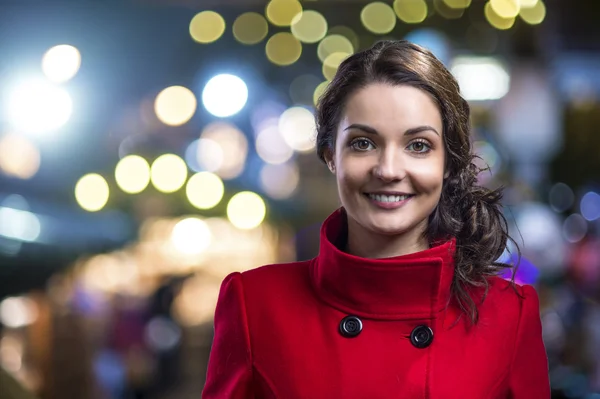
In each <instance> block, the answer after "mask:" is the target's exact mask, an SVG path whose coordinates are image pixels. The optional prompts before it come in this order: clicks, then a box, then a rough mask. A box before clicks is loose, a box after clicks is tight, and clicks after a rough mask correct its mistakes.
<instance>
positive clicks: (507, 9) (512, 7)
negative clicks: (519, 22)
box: [489, 0, 520, 19]
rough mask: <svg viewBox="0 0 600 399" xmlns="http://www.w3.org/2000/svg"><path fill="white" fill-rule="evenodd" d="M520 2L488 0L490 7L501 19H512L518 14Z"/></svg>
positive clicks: (515, 0)
mask: <svg viewBox="0 0 600 399" xmlns="http://www.w3.org/2000/svg"><path fill="white" fill-rule="evenodd" d="M519 2H520V0H489V4H490V7H491V8H492V10H493V11H494V12H495V13H496V14H498V16H499V17H501V18H506V19H508V18H514V17H516V16H517V15H518V14H519V9H520V5H519Z"/></svg>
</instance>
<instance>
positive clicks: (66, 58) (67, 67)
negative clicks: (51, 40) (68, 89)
mask: <svg viewBox="0 0 600 399" xmlns="http://www.w3.org/2000/svg"><path fill="white" fill-rule="evenodd" d="M80 66H81V54H80V53H79V50H77V48H75V47H73V46H70V45H68V44H61V45H59V46H54V47H52V48H51V49H49V50H48V51H47V52H46V54H44V57H43V58H42V71H43V72H44V75H46V77H47V78H48V79H50V80H51V81H53V82H55V83H62V82H66V81H68V80H69V79H71V78H73V76H75V75H76V74H77V71H79V67H80Z"/></svg>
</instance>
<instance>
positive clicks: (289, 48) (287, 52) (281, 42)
mask: <svg viewBox="0 0 600 399" xmlns="http://www.w3.org/2000/svg"><path fill="white" fill-rule="evenodd" d="M266 53H267V58H268V59H269V61H271V62H272V63H273V64H275V65H280V66H286V65H291V64H293V63H294V62H296V61H298V59H300V56H301V55H302V44H301V43H300V41H299V40H298V39H296V38H295V37H294V35H292V34H291V33H287V32H280V33H276V34H274V35H273V36H272V37H271V38H270V39H269V41H267V46H266Z"/></svg>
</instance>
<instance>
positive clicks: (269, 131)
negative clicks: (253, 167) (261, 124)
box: [256, 125, 294, 165]
mask: <svg viewBox="0 0 600 399" xmlns="http://www.w3.org/2000/svg"><path fill="white" fill-rule="evenodd" d="M256 152H257V154H258V156H259V157H260V158H261V159H262V160H263V161H265V162H266V163H270V164H273V165H278V164H282V163H284V162H287V161H288V160H289V159H290V158H291V157H292V156H293V155H294V150H293V149H292V148H291V147H290V146H289V145H288V144H287V143H286V142H285V140H284V139H283V137H282V135H281V134H280V133H279V129H278V127H277V125H271V126H268V127H265V128H263V129H262V130H261V131H260V132H259V133H258V135H257V136H256Z"/></svg>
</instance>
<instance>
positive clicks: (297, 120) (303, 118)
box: [279, 107, 317, 152]
mask: <svg viewBox="0 0 600 399" xmlns="http://www.w3.org/2000/svg"><path fill="white" fill-rule="evenodd" d="M279 132H280V133H281V135H282V137H283V140H284V141H285V142H286V144H287V145H288V146H289V147H290V148H292V149H293V150H296V151H299V152H307V151H311V150H312V149H314V148H315V143H316V133H317V126H316V122H315V116H314V115H313V113H312V112H310V111H309V110H307V109H306V108H302V107H292V108H289V109H287V110H286V111H285V112H284V113H283V114H281V116H280V117H279Z"/></svg>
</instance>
